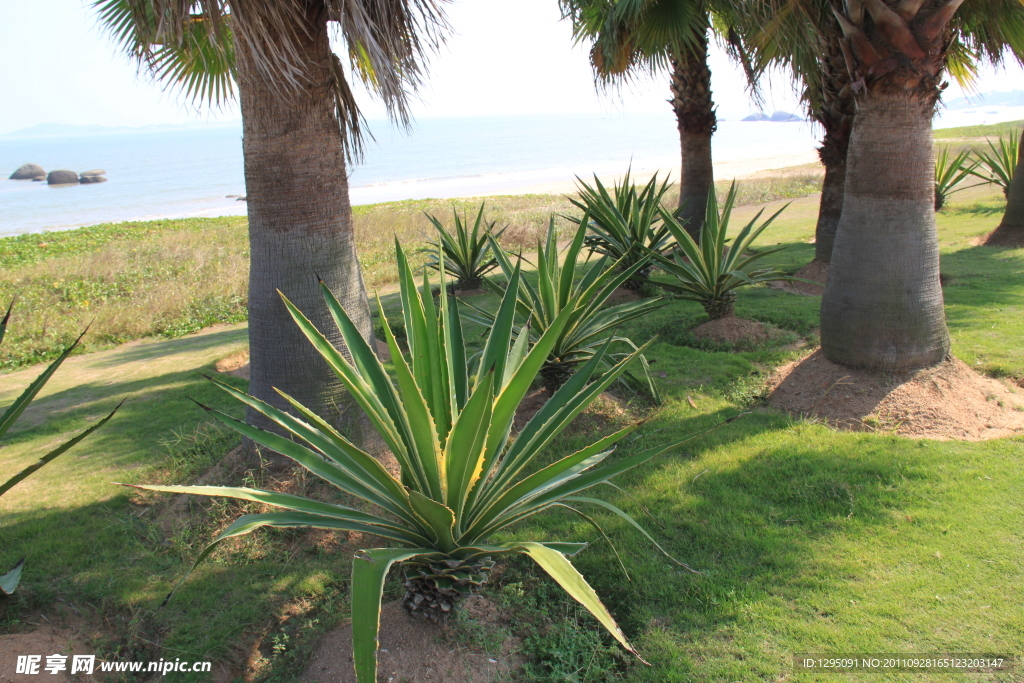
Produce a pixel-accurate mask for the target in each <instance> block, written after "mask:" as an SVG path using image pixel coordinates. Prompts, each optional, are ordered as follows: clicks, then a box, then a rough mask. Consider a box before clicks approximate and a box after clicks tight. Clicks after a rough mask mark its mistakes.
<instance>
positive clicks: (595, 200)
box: [566, 171, 672, 290]
mask: <svg viewBox="0 0 1024 683" xmlns="http://www.w3.org/2000/svg"><path fill="white" fill-rule="evenodd" d="M576 181H577V185H578V186H579V193H578V194H579V199H575V198H573V197H569V201H570V202H572V204H573V205H574V206H576V207H577V208H578V209H581V210H582V211H583V213H584V215H583V217H582V218H576V217H573V216H566V218H567V219H568V220H570V221H572V222H573V223H577V224H580V225H584V224H585V225H587V227H588V228H589V230H590V234H588V235H587V239H586V243H585V245H586V247H587V248H589V249H590V250H591V251H592V252H594V253H596V254H601V255H602V256H607V257H608V258H609V259H611V260H612V261H614V262H615V263H616V264H617V267H618V268H619V269H620V270H623V271H626V270H629V271H631V272H632V275H631V276H630V277H629V279H627V280H626V282H625V283H624V284H623V286H624V287H626V288H627V289H638V290H643V289H645V288H646V287H647V283H648V279H649V278H650V273H651V268H652V267H653V266H654V265H655V264H653V263H652V262H651V260H650V258H649V257H648V255H647V253H648V250H650V251H655V252H658V253H663V252H664V251H665V250H667V249H668V248H669V247H670V246H671V244H672V235H671V233H670V232H669V231H668V228H667V227H666V226H665V225H664V224H662V222H661V213H662V206H661V203H662V201H663V200H664V197H665V194H666V193H667V192H668V190H669V187H670V185H669V178H665V180H664V181H662V182H661V183H660V184H659V183H658V174H657V173H655V174H654V176H653V177H652V178H651V179H650V181H649V182H648V183H647V184H646V185H644V186H643V187H642V188H639V189H638V188H637V186H636V184H634V183H633V180H632V178H631V176H630V171H626V175H625V177H624V178H623V179H622V182H621V183H617V184H615V185H614V186H613V187H612V191H611V192H609V191H608V190H607V189H606V188H605V186H604V184H603V183H601V181H600V180H599V179H598V177H597V176H596V175H595V176H594V184H593V185H588V184H587V183H586V182H584V181H583V180H582V179H581V178H579V177H577V178H576ZM634 266H636V268H635V269H634Z"/></svg>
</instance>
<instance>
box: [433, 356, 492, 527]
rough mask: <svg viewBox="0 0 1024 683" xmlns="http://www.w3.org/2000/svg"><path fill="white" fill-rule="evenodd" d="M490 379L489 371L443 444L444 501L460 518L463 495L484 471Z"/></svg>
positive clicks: (488, 420)
mask: <svg viewBox="0 0 1024 683" xmlns="http://www.w3.org/2000/svg"><path fill="white" fill-rule="evenodd" d="M493 383H494V373H493V372H488V373H487V375H486V376H485V377H484V381H483V382H481V383H480V384H478V385H477V387H476V390H475V391H474V392H473V395H472V396H470V398H469V401H467V402H466V407H465V408H464V409H463V410H462V412H461V413H460V414H459V417H458V420H457V421H456V422H455V426H454V427H452V433H451V435H450V436H449V438H448V443H447V444H445V468H446V470H447V477H448V488H447V503H448V506H449V507H450V508H451V509H452V510H453V511H454V513H455V515H456V517H459V518H460V517H461V516H462V508H463V506H464V505H465V503H466V496H467V495H468V494H469V491H470V490H471V489H472V488H473V485H474V484H475V483H476V480H478V479H479V478H480V473H481V472H482V471H483V462H484V455H485V446H486V443H487V432H488V430H489V429H490V427H491V407H492V406H493V404H494V398H493V393H492V390H491V385H492V384H493Z"/></svg>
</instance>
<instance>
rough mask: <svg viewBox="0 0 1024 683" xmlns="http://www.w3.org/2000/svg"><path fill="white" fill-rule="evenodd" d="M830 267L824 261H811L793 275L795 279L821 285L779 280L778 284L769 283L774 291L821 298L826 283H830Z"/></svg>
mask: <svg viewBox="0 0 1024 683" xmlns="http://www.w3.org/2000/svg"><path fill="white" fill-rule="evenodd" d="M828 266H829V264H827V263H825V262H824V261H811V262H810V263H808V264H807V265H806V266H804V267H803V268H801V269H800V270H798V271H797V272H796V273H794V274H793V277H798V278H801V279H804V280H813V281H814V282H818V283H820V284H813V283H811V282H785V281H782V280H779V281H778V282H770V283H768V286H769V287H771V288H772V289H781V290H782V291H784V292H789V293H790V294H800V295H802V296H821V295H822V294H823V293H824V292H825V283H827V282H828Z"/></svg>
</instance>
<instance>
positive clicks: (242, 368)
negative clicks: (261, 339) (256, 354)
mask: <svg viewBox="0 0 1024 683" xmlns="http://www.w3.org/2000/svg"><path fill="white" fill-rule="evenodd" d="M213 369H214V370H216V371H217V372H222V373H224V374H225V375H231V376H232V377H241V378H242V379H244V380H246V381H249V349H242V350H241V351H238V352H237V353H233V354H231V355H230V356H228V357H227V358H221V359H220V360H219V361H217V362H216V363H214V364H213Z"/></svg>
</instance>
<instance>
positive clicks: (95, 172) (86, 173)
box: [78, 168, 107, 178]
mask: <svg viewBox="0 0 1024 683" xmlns="http://www.w3.org/2000/svg"><path fill="white" fill-rule="evenodd" d="M106 174H107V172H106V171H103V170H101V169H98V168H94V169H93V170H91V171H82V172H81V173H79V174H78V175H79V176H80V177H82V178H84V177H86V176H94V175H106Z"/></svg>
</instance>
